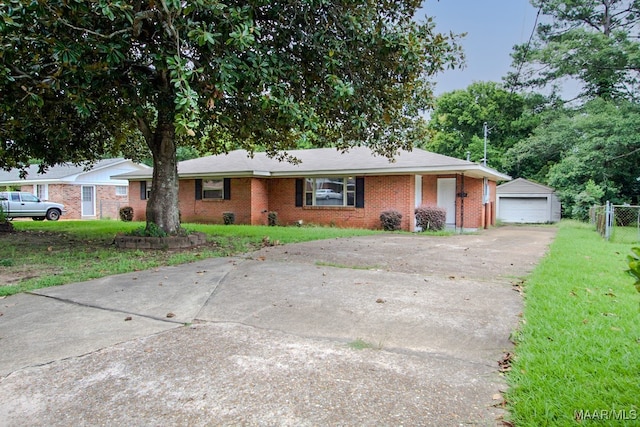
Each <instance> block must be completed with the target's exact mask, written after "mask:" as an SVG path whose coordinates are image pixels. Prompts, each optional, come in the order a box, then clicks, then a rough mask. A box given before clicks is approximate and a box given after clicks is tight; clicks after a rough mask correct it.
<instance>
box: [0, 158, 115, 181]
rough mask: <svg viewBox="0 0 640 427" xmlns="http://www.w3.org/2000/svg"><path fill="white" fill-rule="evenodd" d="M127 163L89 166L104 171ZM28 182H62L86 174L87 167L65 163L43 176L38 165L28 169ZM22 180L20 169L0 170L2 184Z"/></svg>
mask: <svg viewBox="0 0 640 427" xmlns="http://www.w3.org/2000/svg"><path fill="white" fill-rule="evenodd" d="M123 161H125V159H121V158H117V159H105V160H99V161H97V162H96V163H94V164H93V165H90V166H89V168H90V169H89V170H97V169H102V168H105V167H107V166H110V165H113V164H117V163H120V162H123ZM26 171H27V176H26V178H25V180H26V181H29V180H47V181H48V180H61V179H64V178H67V177H71V176H74V175H78V174H80V173H83V172H86V171H87V167H86V166H83V165H79V166H78V165H74V164H71V163H65V164H62V165H56V166H52V167H50V168H49V169H47V171H46V172H45V173H43V174H39V173H38V165H31V166H29V167H28V168H27V169H26ZM25 180H21V179H20V171H19V170H18V169H11V170H10V171H6V170H2V169H0V182H18V181H25Z"/></svg>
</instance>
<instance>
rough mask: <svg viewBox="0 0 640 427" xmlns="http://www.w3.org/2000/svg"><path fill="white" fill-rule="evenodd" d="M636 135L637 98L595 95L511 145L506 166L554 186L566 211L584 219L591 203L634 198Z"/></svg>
mask: <svg viewBox="0 0 640 427" xmlns="http://www.w3.org/2000/svg"><path fill="white" fill-rule="evenodd" d="M638 135H640V106H638V104H637V103H633V102H629V101H619V102H612V101H605V100H603V99H595V100H593V101H590V102H588V103H586V104H585V105H584V106H583V107H582V108H580V109H578V110H566V111H565V112H564V113H562V114H559V115H558V117H557V118H556V120H554V121H552V122H551V123H549V124H545V125H544V126H540V127H539V128H538V129H537V130H536V132H535V134H534V135H533V136H531V137H530V138H528V139H525V140H523V141H521V142H520V143H518V144H517V145H516V146H514V147H513V148H512V149H511V150H510V151H509V152H508V153H507V158H508V159H509V162H508V163H510V164H508V166H510V167H511V168H513V169H517V168H524V170H521V171H520V172H522V174H523V175H525V176H527V177H528V178H533V179H535V180H538V181H540V182H543V183H546V184H548V185H550V186H552V187H554V188H555V189H556V190H557V191H558V194H559V196H560V199H561V201H562V203H563V205H564V206H565V212H566V213H567V214H568V215H569V216H573V217H576V218H579V219H586V212H587V209H588V206H589V205H591V204H594V203H602V202H604V201H605V200H610V201H611V202H614V203H618V204H621V203H638V196H639V195H640V182H639V181H638V179H639V178H640V171H639V170H638V165H640V142H639V140H638ZM536 170H537V172H536ZM596 195H598V196H597V197H596Z"/></svg>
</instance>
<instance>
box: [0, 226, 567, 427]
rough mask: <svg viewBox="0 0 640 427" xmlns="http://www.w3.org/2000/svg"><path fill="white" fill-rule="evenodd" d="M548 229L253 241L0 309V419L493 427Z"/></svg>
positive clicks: (5, 302)
mask: <svg viewBox="0 0 640 427" xmlns="http://www.w3.org/2000/svg"><path fill="white" fill-rule="evenodd" d="M555 232H556V230H555V228H552V227H500V228H495V229H491V230H486V231H482V232H479V233H477V234H471V235H459V236H448V237H429V236H424V235H398V234H388V235H381V236H368V237H357V238H348V239H332V240H324V241H316V242H309V243H302V244H292V245H283V246H275V247H269V248H265V249H263V250H261V251H258V252H255V253H251V254H249V255H248V256H246V257H233V258H219V259H210V260H205V261H202V262H199V263H193V264H188V265H184V266H178V267H167V268H160V269H156V270H152V271H142V272H136V273H131V274H124V275H118V276H111V277H108V278H104V279H99V280H93V281H89V282H83V283H75V284H71V285H66V286H60V287H56V288H48V289H42V290H39V291H36V292H33V293H31V294H21V295H15V296H12V297H8V298H4V299H2V300H0V314H1V316H0V376H1V377H0V420H1V421H0V424H2V425H10V426H13V425H15V426H20V425H60V426H62V425H65V426H67V425H75V426H81V425H193V426H208V425H247V426H250V425H269V426H271V425H273V426H275V425H279V426H280V425H284V426H316V425H340V426H349V425H354V426H355V425H358V426H360V425H371V426H373V425H376V426H377V425H394V426H397V425H434V426H435V425H438V426H458V425H481V426H485V425H487V426H494V425H499V423H500V417H501V416H503V410H502V409H501V408H500V404H501V402H502V400H501V397H500V393H501V392H502V391H504V390H505V389H506V385H505V382H504V378H503V377H502V376H501V374H500V372H499V369H498V361H499V360H500V359H501V358H502V357H503V355H504V354H505V353H506V352H508V351H512V344H511V343H510V341H509V336H510V333H511V331H513V330H514V329H515V328H516V327H517V324H518V319H519V317H518V316H519V314H520V312H521V310H522V297H521V295H520V293H519V292H517V291H518V289H519V287H518V284H519V283H520V282H521V279H522V278H523V277H524V276H526V274H527V273H529V272H530V271H531V270H532V269H533V267H534V266H535V264H536V263H537V262H538V261H539V259H540V258H541V256H542V255H543V254H544V253H545V250H546V249H547V247H548V245H549V243H550V242H551V241H552V239H553V237H554V236H555Z"/></svg>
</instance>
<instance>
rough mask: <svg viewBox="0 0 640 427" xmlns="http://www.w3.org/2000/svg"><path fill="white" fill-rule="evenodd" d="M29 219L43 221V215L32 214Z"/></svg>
mask: <svg viewBox="0 0 640 427" xmlns="http://www.w3.org/2000/svg"><path fill="white" fill-rule="evenodd" d="M31 219H32V220H34V221H44V217H43V216H34V217H33V218H31Z"/></svg>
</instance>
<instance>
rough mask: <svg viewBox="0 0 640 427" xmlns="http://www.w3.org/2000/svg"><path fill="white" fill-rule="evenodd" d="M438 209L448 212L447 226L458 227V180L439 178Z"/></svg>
mask: <svg viewBox="0 0 640 427" xmlns="http://www.w3.org/2000/svg"><path fill="white" fill-rule="evenodd" d="M437 204H438V207H440V208H444V209H445V210H446V211H447V225H450V226H454V227H455V225H456V179H455V178H438V201H437Z"/></svg>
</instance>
